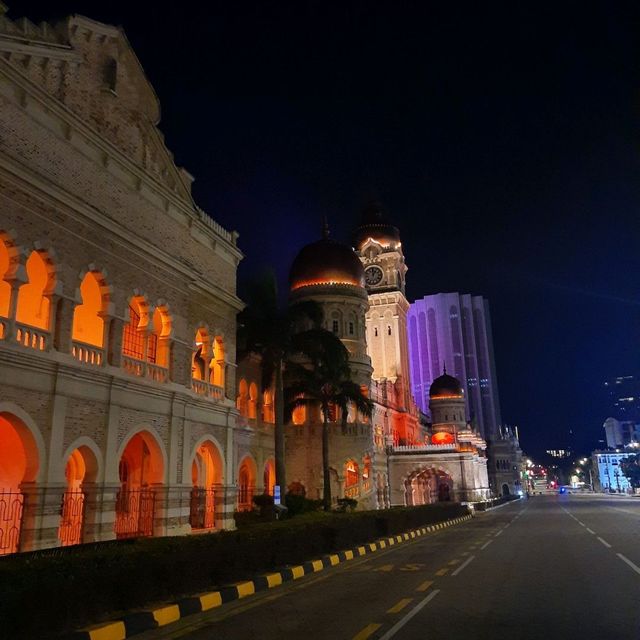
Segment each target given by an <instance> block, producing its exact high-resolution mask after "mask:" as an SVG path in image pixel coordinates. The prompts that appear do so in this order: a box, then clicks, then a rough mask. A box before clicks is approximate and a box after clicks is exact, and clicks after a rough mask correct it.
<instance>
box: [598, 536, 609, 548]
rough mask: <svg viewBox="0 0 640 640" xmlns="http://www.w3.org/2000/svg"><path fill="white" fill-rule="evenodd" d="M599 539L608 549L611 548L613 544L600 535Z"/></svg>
mask: <svg viewBox="0 0 640 640" xmlns="http://www.w3.org/2000/svg"><path fill="white" fill-rule="evenodd" d="M598 540H600V542H602V544H603V545H604V546H605V547H607V549H611V545H610V544H609V543H608V542H607V541H606V540H603V539H602V538H601V537H600V536H598Z"/></svg>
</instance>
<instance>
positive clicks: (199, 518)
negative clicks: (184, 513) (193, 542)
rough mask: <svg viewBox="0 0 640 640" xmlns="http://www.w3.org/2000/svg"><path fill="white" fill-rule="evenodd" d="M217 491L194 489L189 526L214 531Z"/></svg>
mask: <svg viewBox="0 0 640 640" xmlns="http://www.w3.org/2000/svg"><path fill="white" fill-rule="evenodd" d="M215 505H216V492H215V489H205V488H203V487H193V489H192V490H191V510H190V513H189V524H190V525H191V528H192V529H213V528H214V527H215V512H216V506H215Z"/></svg>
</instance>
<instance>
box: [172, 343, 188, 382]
mask: <svg viewBox="0 0 640 640" xmlns="http://www.w3.org/2000/svg"><path fill="white" fill-rule="evenodd" d="M192 355H193V348H192V345H191V344H187V343H186V342H184V341H183V340H173V343H172V345H171V351H170V356H169V363H170V364H169V377H170V378H171V381H172V382H175V383H176V384H180V385H183V386H185V387H187V388H191V358H192Z"/></svg>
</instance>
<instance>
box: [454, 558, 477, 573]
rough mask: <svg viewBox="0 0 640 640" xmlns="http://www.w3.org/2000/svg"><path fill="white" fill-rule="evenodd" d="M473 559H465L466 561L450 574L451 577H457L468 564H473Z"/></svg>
mask: <svg viewBox="0 0 640 640" xmlns="http://www.w3.org/2000/svg"><path fill="white" fill-rule="evenodd" d="M474 559H475V556H471V557H470V558H467V560H465V561H464V562H463V563H462V564H461V565H460V566H459V567H458V568H457V569H456V570H455V571H454V572H453V573H452V574H451V577H453V576H457V575H458V574H459V573H460V572H461V571H462V570H463V569H464V568H465V567H466V566H467V565H468V564H471V563H472V562H473V560H474Z"/></svg>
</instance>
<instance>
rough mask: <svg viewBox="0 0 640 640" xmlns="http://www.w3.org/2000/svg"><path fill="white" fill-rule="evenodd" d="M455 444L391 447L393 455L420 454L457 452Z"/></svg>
mask: <svg viewBox="0 0 640 640" xmlns="http://www.w3.org/2000/svg"><path fill="white" fill-rule="evenodd" d="M457 450H458V447H457V445H455V444H407V445H396V446H394V447H393V453H420V452H427V451H443V452H444V451H457Z"/></svg>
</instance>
